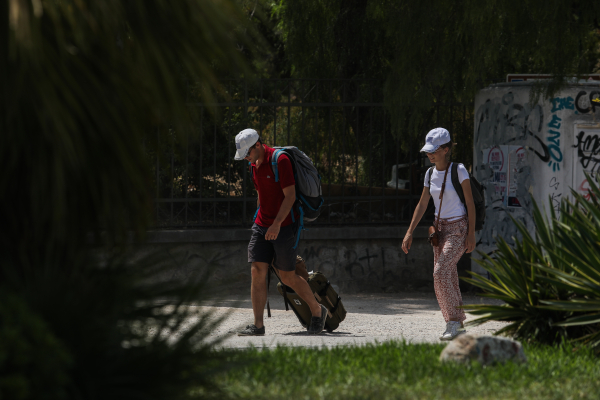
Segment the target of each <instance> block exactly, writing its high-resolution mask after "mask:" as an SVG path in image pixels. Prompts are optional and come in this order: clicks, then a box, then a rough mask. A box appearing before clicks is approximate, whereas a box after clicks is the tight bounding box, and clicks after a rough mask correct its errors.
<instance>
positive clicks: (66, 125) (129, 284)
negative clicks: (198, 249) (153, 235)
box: [0, 0, 258, 399]
mask: <svg viewBox="0 0 600 400" xmlns="http://www.w3.org/2000/svg"><path fill="white" fill-rule="evenodd" d="M253 32H254V31H253V29H252V27H251V26H249V25H248V19H247V18H246V17H245V16H244V14H243V12H242V11H241V9H240V8H239V5H238V4H236V3H234V2H232V1H230V0H205V1H196V0H181V1H177V2H170V1H166V0H103V1H94V0H60V1H58V0H10V1H5V2H2V3H1V5H0V43H1V45H0V94H1V96H0V130H1V134H0V165H2V170H1V172H0V194H1V196H2V207H1V208H0V226H1V229H0V293H2V295H3V296H2V304H3V307H0V326H1V329H0V336H1V337H2V342H3V345H4V346H6V345H7V344H8V345H10V346H11V348H10V349H7V348H6V347H4V348H0V397H2V398H5V397H6V398H9V397H10V398H18V397H20V398H24V399H30V398H36V399H37V398H52V399H56V398H73V399H94V398H111V399H120V398H123V399H125V398H126V399H135V398H139V399H142V398H143V399H152V398H161V399H162V398H172V399H176V398H182V397H187V396H188V395H189V390H190V388H191V387H192V386H197V385H204V384H207V380H206V377H207V376H208V372H209V370H216V369H215V368H216V367H217V366H216V365H213V364H211V363H212V362H213V361H214V360H215V355H214V354H212V353H211V352H210V343H205V342H203V338H204V337H205V333H206V332H207V331H208V329H209V327H210V326H211V324H213V323H214V322H215V321H216V322H218V319H216V320H211V318H210V316H209V315H198V314H197V313H196V312H195V311H194V310H193V309H192V308H189V307H185V304H189V303H190V302H193V301H198V300H200V299H202V298H203V296H205V293H206V285H205V277H204V276H198V275H196V274H193V275H192V276H189V277H186V278H187V279H186V280H184V281H169V280H168V279H165V276H164V275H165V273H164V271H165V268H167V269H172V268H177V267H180V265H178V263H173V262H172V260H171V259H168V260H164V259H161V260H159V259H156V258H154V257H147V258H145V259H143V260H128V259H125V258H124V257H123V256H122V251H123V249H124V248H125V246H126V245H127V242H128V240H129V237H130V233H134V234H136V235H137V237H141V236H143V233H144V232H145V229H146V228H147V227H148V226H149V222H150V215H151V213H150V212H149V211H150V209H151V193H150V186H151V185H150V182H151V178H152V175H151V174H150V172H151V169H150V168H149V165H148V164H149V163H148V160H147V155H146V152H145V151H144V145H146V146H147V149H149V148H151V147H152V146H153V145H154V144H155V143H157V142H158V141H155V142H152V141H144V139H145V138H147V135H150V134H156V133H158V134H159V135H162V136H163V138H164V139H165V140H164V141H165V142H167V141H168V140H169V139H172V138H173V139H176V141H178V142H180V143H183V142H185V141H186V139H187V138H188V137H189V136H190V135H191V134H193V133H194V132H195V131H194V130H193V123H194V116H193V113H191V112H190V109H189V108H188V107H187V104H186V92H185V91H186V89H187V88H186V84H185V83H186V81H191V82H194V83H195V85H196V90H197V91H198V92H199V93H201V94H202V100H201V101H202V102H210V101H211V99H213V98H214V95H215V93H219V92H223V90H222V87H221V85H220V79H222V78H223V77H227V76H231V75H239V74H240V73H248V71H249V68H248V67H247V60H246V59H245V57H244V54H243V53H242V52H240V51H239V47H240V46H243V45H244V44H245V43H257V42H258V39H257V38H256V37H255V36H254V33H253ZM249 47H250V48H252V46H249ZM155 150H156V149H155ZM112 254H114V255H115V256H114V257H112V256H111V257H109V255H112ZM169 262H170V264H169ZM185 262H187V263H188V264H189V262H190V261H189V260H187V261H185ZM173 264H175V265H173ZM199 264H200V265H199V266H197V268H196V269H198V270H200V269H201V267H202V265H205V264H209V263H203V262H200V263H199ZM190 268H192V269H194V266H190ZM165 300H167V301H168V302H169V304H170V306H171V307H167V308H165V307H163V306H164V302H165ZM5 303H6V304H5ZM10 304H13V305H14V307H17V308H15V309H14V310H13V309H12V308H7V307H9V305H10ZM190 318H191V319H190ZM202 332H204V333H202ZM175 334H177V335H175ZM173 335H175V336H173ZM32 352H35V355H33V356H32ZM50 358H54V366H55V370H54V371H53V374H50V373H49V372H48V370H49V365H50V364H51V363H52V361H49V359H50ZM32 375H34V376H32ZM48 379H50V380H52V382H51V384H49V385H45V383H44V382H47V381H48Z"/></svg>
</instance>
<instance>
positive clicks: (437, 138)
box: [421, 128, 450, 153]
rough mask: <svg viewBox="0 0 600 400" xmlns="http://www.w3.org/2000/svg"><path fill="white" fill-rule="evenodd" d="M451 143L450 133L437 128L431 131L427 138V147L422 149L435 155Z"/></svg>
mask: <svg viewBox="0 0 600 400" xmlns="http://www.w3.org/2000/svg"><path fill="white" fill-rule="evenodd" d="M449 142H450V132H448V130H446V129H444V128H435V129H432V130H430V131H429V133H428V134H427V136H426V137H425V146H423V148H422V149H421V151H424V152H426V153H433V152H434V151H436V150H437V149H439V148H440V146H441V145H443V144H446V143H449Z"/></svg>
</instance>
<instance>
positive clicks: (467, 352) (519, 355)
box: [440, 334, 527, 365]
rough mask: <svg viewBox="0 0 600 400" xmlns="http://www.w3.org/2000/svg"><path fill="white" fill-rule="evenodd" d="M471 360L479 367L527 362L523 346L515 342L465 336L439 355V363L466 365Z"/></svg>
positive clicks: (496, 338) (449, 345)
mask: <svg viewBox="0 0 600 400" xmlns="http://www.w3.org/2000/svg"><path fill="white" fill-rule="evenodd" d="M472 360H473V361H478V362H479V363H480V364H481V365H491V364H494V363H504V362H506V361H514V362H527V357H526V356H525V352H524V351H523V346H522V345H521V343H520V342H517V341H516V340H511V339H507V338H502V337H496V336H483V335H481V336H473V335H467V334H463V335H460V336H459V337H457V338H456V339H454V340H453V341H452V342H450V343H449V344H448V346H446V348H445V349H444V350H443V351H442V354H440V361H456V362H461V363H468V362H470V361H472Z"/></svg>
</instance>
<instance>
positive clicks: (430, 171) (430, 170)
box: [429, 167, 433, 192]
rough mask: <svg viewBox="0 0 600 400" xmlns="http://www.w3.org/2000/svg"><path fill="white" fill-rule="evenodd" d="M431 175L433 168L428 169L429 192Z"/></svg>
mask: <svg viewBox="0 0 600 400" xmlns="http://www.w3.org/2000/svg"><path fill="white" fill-rule="evenodd" d="M431 174H433V167H430V168H429V191H430V192H431Z"/></svg>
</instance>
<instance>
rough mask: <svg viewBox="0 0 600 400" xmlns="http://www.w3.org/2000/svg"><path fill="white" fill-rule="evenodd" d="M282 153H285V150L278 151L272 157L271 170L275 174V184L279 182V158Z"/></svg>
mask: <svg viewBox="0 0 600 400" xmlns="http://www.w3.org/2000/svg"><path fill="white" fill-rule="evenodd" d="M281 153H283V149H277V150H275V153H273V156H272V157H271V168H272V169H273V173H275V182H279V169H278V168H277V161H279V156H280V155H281ZM288 157H289V156H288Z"/></svg>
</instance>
